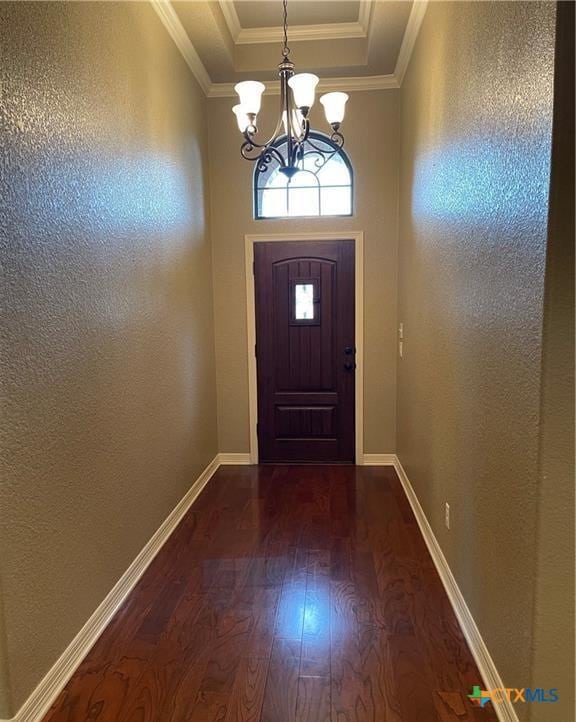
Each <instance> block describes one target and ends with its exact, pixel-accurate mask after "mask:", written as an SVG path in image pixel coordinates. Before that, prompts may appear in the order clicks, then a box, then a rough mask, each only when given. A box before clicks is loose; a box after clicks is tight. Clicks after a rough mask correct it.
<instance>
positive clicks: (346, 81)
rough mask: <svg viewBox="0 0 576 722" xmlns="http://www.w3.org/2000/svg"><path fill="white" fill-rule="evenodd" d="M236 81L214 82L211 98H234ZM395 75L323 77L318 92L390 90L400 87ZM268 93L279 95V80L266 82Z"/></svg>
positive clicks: (210, 92)
mask: <svg viewBox="0 0 576 722" xmlns="http://www.w3.org/2000/svg"><path fill="white" fill-rule="evenodd" d="M234 85H235V84H234V83H213V84H212V87H211V88H210V90H209V91H208V97H209V98H234V97H236V93H235V92H234ZM399 87H400V85H399V84H398V80H397V78H396V76H395V75H366V76H359V77H355V78H322V79H321V80H320V82H319V83H318V92H331V91H333V90H343V91H346V92H350V93H353V92H355V91H361V90H390V89H394V88H399ZM265 92H266V94H267V95H279V94H280V83H279V82H278V81H277V80H274V81H272V82H269V83H266V91H265Z"/></svg>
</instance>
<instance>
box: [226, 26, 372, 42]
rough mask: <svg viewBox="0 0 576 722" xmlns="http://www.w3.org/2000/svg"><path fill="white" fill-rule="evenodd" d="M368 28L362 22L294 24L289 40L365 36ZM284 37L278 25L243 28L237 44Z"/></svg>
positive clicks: (275, 39)
mask: <svg viewBox="0 0 576 722" xmlns="http://www.w3.org/2000/svg"><path fill="white" fill-rule="evenodd" d="M366 36H367V33H366V30H365V29H364V27H363V26H362V25H361V24H360V23H358V22H357V23H327V24H326V25H294V26H292V27H291V28H290V32H289V41H290V42H291V43H293V42H297V41H299V40H349V39H350V38H365V37H366ZM283 37H284V31H283V29H282V28H281V27H280V26H279V25H278V26H275V27H270V28H242V29H241V30H240V32H239V33H238V36H237V38H236V41H235V42H236V45H257V44H259V43H278V42H281V41H282V38H283Z"/></svg>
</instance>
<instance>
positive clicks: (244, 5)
mask: <svg viewBox="0 0 576 722" xmlns="http://www.w3.org/2000/svg"><path fill="white" fill-rule="evenodd" d="M231 4H232V5H234V8H235V10H236V14H237V15H238V20H239V21H240V25H241V27H243V28H262V27H273V26H275V25H280V24H281V18H282V3H281V0H240V1H238V0H235V1H234V2H232V3H231ZM289 12H290V25H317V24H319V25H325V24H326V23H352V22H356V21H357V20H358V16H359V14H360V2H359V0H356V2H348V0H339V1H338V2H328V1H327V0H324V2H310V0H308V1H307V2H306V1H305V0H304V1H303V0H290V7H289Z"/></svg>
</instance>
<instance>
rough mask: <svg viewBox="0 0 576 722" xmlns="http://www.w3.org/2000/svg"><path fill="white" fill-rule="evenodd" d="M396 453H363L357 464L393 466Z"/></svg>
mask: <svg viewBox="0 0 576 722" xmlns="http://www.w3.org/2000/svg"><path fill="white" fill-rule="evenodd" d="M395 464H396V454H364V455H363V457H362V459H361V460H360V463H359V464H358V466H394V465H395Z"/></svg>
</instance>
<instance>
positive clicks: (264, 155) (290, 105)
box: [232, 0, 348, 179]
mask: <svg viewBox="0 0 576 722" xmlns="http://www.w3.org/2000/svg"><path fill="white" fill-rule="evenodd" d="M282 6H283V9H284V22H283V29H284V43H283V47H282V62H281V63H280V64H279V65H278V74H279V76H280V117H279V118H278V123H277V125H276V129H275V130H274V133H273V134H272V137H271V138H269V140H267V141H266V142H265V143H258V142H257V140H256V136H257V134H258V127H257V125H256V120H257V116H258V113H259V111H260V105H261V102H262V93H263V92H264V90H265V89H266V86H265V85H264V83H259V82H258V81H256V80H245V81H243V82H242V83H237V84H236V85H235V86H234V90H235V91H236V92H237V93H238V95H239V97H240V102H239V104H238V105H235V106H234V107H233V108H232V110H233V112H234V114H235V116H236V119H237V121H238V128H239V129H240V132H241V133H242V134H243V136H244V142H243V143H242V146H241V148H240V152H241V153H242V157H243V158H245V159H246V160H251V161H253V162H256V163H257V166H258V169H259V170H260V171H265V170H267V169H268V168H269V167H270V164H271V163H272V162H274V161H275V162H276V163H277V164H278V169H279V171H280V172H281V173H283V174H284V175H285V176H286V177H287V178H288V179H290V178H291V177H292V176H293V175H294V174H295V173H297V172H298V171H299V170H302V169H303V167H304V156H305V155H309V154H314V155H315V156H317V158H316V160H315V163H316V165H317V166H323V165H324V164H325V163H326V162H327V161H328V160H329V159H330V158H331V157H332V156H333V155H334V153H337V152H338V150H339V149H340V148H342V146H343V145H344V136H343V135H342V133H340V130H339V129H340V124H341V123H342V121H343V120H344V109H345V105H346V101H347V100H348V96H347V95H346V93H326V94H325V95H322V96H321V97H320V102H321V103H322V105H323V106H324V113H325V115H326V120H327V121H328V123H329V124H330V125H331V127H332V135H331V136H330V138H331V140H332V142H333V143H334V145H335V146H337V149H336V150H334V151H333V152H331V153H329V154H327V153H326V151H322V150H321V149H320V148H318V147H316V146H315V145H314V143H313V141H312V140H310V138H309V135H310V120H309V118H308V115H309V113H310V108H311V107H312V106H313V105H314V95H315V90H316V86H317V85H318V81H319V78H318V77H317V76H316V75H313V74H312V73H298V74H296V75H295V74H294V63H293V62H292V61H291V60H290V48H289V47H288V7H287V6H288V0H283V2H282ZM284 136H285V137H284ZM280 148H283V149H284V153H283V152H282V151H281V150H280Z"/></svg>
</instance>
